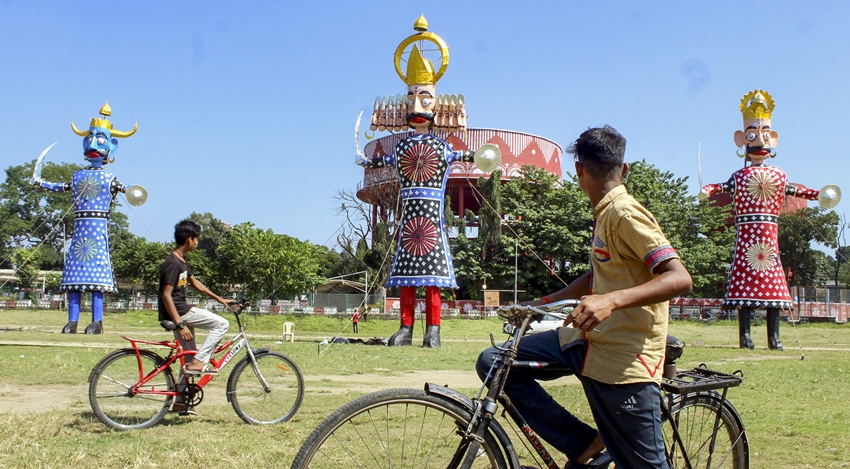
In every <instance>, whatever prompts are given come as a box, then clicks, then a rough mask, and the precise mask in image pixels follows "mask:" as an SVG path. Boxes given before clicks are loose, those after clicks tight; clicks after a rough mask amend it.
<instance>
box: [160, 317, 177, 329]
mask: <svg viewBox="0 0 850 469" xmlns="http://www.w3.org/2000/svg"><path fill="white" fill-rule="evenodd" d="M159 325H160V326H162V327H163V328H164V329H165V330H167V331H176V330H177V324H174V321H171V320H169V319H163V320H162V321H159Z"/></svg>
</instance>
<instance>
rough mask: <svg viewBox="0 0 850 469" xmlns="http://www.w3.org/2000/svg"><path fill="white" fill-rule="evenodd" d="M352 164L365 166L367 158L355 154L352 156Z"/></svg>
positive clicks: (367, 161)
mask: <svg viewBox="0 0 850 469" xmlns="http://www.w3.org/2000/svg"><path fill="white" fill-rule="evenodd" d="M354 164H356V165H358V166H367V165H368V164H369V158H366V157H365V156H361V155H357V156H355V157H354Z"/></svg>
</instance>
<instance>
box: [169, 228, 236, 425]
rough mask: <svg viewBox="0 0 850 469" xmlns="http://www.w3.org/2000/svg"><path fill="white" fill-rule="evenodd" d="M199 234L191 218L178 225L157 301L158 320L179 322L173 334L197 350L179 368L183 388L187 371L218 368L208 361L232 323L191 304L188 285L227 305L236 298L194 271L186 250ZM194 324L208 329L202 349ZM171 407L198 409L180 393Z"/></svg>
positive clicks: (198, 372)
mask: <svg viewBox="0 0 850 469" xmlns="http://www.w3.org/2000/svg"><path fill="white" fill-rule="evenodd" d="M200 235H201V227H200V225H198V224H197V223H195V222H194V221H192V220H183V221H181V222H180V223H178V224H177V225H175V226H174V242H175V243H176V245H177V247H175V248H174V250H173V251H172V252H171V254H169V255H168V257H167V258H166V259H165V262H163V263H162V267H161V268H160V273H159V299H158V304H157V306H158V308H159V320H160V321H163V320H166V321H167V320H170V321H174V323H175V324H177V329H176V330H175V331H174V338H175V339H177V340H179V341H180V345H181V346H182V347H183V350H184V351H186V350H197V351H198V353H197V354H195V357H194V359H193V360H192V361H191V362H190V363H187V364H186V367H185V369H181V370H180V376H179V378H178V390H179V391H181V392H182V391H183V389H184V388H185V387H186V380H185V379H184V374H188V375H201V374H214V373H216V372H217V370H215V369H213V368H212V367H210V365H209V361H210V358H211V357H212V354H213V352H214V351H215V348H216V347H217V346H218V343H219V342H221V339H222V338H223V337H224V334H226V333H227V329H228V328H229V327H230V322H228V321H227V319H225V318H223V317H221V316H219V315H217V314H215V313H212V312H210V311H207V310H205V309H201V308H197V307H193V306H191V305H189V304H188V303H187V302H186V291H187V290H188V285H191V286H192V288H194V289H195V291H197V292H198V293H203V294H204V295H206V296H208V297H210V298H212V299H214V300H216V301H218V302H219V303H221V304H223V305H225V306H227V305H229V304H231V303H233V300H225V299H223V298H221V297H220V296H218V295H216V294H215V293H213V292H211V291H210V290H209V289H208V288H207V287H205V286H204V284H202V283H201V282H200V281H198V280H197V279H196V278H195V277H194V276H193V275H192V271H191V270H190V269H189V265H188V264H187V263H186V254H188V253H190V252H192V251H194V250H195V248H197V247H198V237H199V236H200ZM195 328H199V329H205V330H207V331H209V334H207V338H206V339H205V340H204V343H203V344H201V348H200V349H198V348H197V344H196V343H195ZM171 410H172V411H173V412H179V413H180V414H181V415H197V412H196V411H195V409H194V408H192V406H190V405H188V404H186V403H184V402H183V401H182V399H181V398H180V397H177V399H175V402H174V405H173V406H172V409H171Z"/></svg>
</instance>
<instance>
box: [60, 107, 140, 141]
mask: <svg viewBox="0 0 850 469" xmlns="http://www.w3.org/2000/svg"><path fill="white" fill-rule="evenodd" d="M98 114H100V115H101V116H103V119H101V118H99V117H92V118H91V123H90V124H89V128H91V127H100V128H102V129H106V130H109V134H110V135H112V136H113V137H115V138H127V137H129V136H130V135H133V134H134V133H136V130H138V129H139V123H138V122H136V125H135V126H133V130H131V131H129V132H124V131H122V130H115V129H113V128H112V123H111V122H109V120H107V119H106V118H107V117H109V116H111V115H112V108H111V107H109V101H107V102H106V104H104V105H103V106H102V107H101V108H100V111H98ZM71 129H73V130H74V133H75V134H77V135H79V136H80V137H87V136H88V135H89V130H88V129H85V130H80V129H78V128H77V126H76V125H74V121H71Z"/></svg>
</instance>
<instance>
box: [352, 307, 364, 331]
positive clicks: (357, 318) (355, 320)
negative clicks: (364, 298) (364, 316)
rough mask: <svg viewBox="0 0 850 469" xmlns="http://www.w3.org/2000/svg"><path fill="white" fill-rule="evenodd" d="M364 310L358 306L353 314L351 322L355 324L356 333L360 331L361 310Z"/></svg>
mask: <svg viewBox="0 0 850 469" xmlns="http://www.w3.org/2000/svg"><path fill="white" fill-rule="evenodd" d="M362 310H363V308H357V309H355V310H354V314H352V315H351V322H352V323H353V324H354V333H355V334H359V333H360V311H362Z"/></svg>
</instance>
